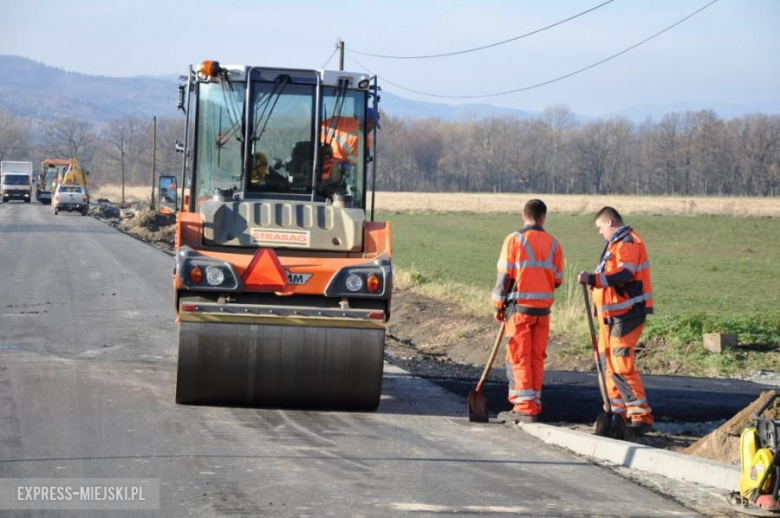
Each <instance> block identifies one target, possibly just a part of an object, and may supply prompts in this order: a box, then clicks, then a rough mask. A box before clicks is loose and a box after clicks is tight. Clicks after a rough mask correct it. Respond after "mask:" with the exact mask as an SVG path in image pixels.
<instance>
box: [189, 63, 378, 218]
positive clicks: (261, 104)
mask: <svg viewBox="0 0 780 518" xmlns="http://www.w3.org/2000/svg"><path fill="white" fill-rule="evenodd" d="M300 77H302V76H299V77H296V79H292V78H291V76H290V75H288V74H287V73H286V72H285V71H269V70H265V69H263V71H262V72H260V73H258V78H257V79H255V80H254V81H252V87H251V91H250V99H249V114H248V115H249V120H250V124H249V127H248V128H245V127H244V126H245V124H246V118H247V112H246V110H245V108H244V100H245V99H246V83H243V82H238V83H229V82H227V81H221V82H218V83H200V84H199V87H198V88H199V95H198V105H197V106H198V111H197V118H196V128H197V129H196V138H195V167H196V171H197V174H196V181H195V200H196V202H195V203H196V206H199V205H200V204H201V203H202V202H203V201H204V200H205V199H208V198H209V197H211V196H212V195H213V194H214V191H215V189H233V190H234V193H239V194H240V197H242V198H250V199H251V198H279V199H298V198H304V199H314V200H315V201H317V200H318V201H326V200H327V199H328V198H333V197H334V196H335V195H341V196H343V197H346V198H347V200H351V203H352V205H353V206H356V207H363V206H364V204H365V201H364V198H365V169H366V156H367V150H368V146H370V144H371V141H370V137H367V136H366V92H364V91H355V90H348V89H346V88H340V87H332V86H328V87H323V89H322V95H323V97H322V99H321V110H322V114H321V120H322V126H321V128H317V131H315V128H314V120H315V117H314V112H315V105H316V88H317V86H316V83H314V82H308V83H307V82H306V79H303V80H301V79H300ZM317 141H319V143H320V149H319V164H318V167H317V171H316V174H314V152H315V149H314V146H313V142H317ZM245 142H246V146H247V149H246V150H247V152H248V155H247V158H248V164H246V167H244V150H245V147H244V146H245ZM245 171H247V172H248V173H249V174H244V172H245Z"/></svg>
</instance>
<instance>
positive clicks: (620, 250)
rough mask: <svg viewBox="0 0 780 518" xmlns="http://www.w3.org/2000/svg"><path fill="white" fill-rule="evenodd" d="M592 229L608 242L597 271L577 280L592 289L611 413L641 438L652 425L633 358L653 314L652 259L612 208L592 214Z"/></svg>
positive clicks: (642, 242)
mask: <svg viewBox="0 0 780 518" xmlns="http://www.w3.org/2000/svg"><path fill="white" fill-rule="evenodd" d="M596 228H597V229H598V231H599V234H601V236H602V237H603V238H604V239H605V240H606V241H607V243H606V245H605V246H604V251H603V252H602V254H601V261H600V262H599V265H598V267H597V268H596V272H595V273H589V272H580V273H579V275H578V276H577V280H578V281H579V282H580V283H581V284H588V285H590V286H592V287H593V302H594V304H595V306H596V315H597V316H598V317H599V318H598V321H599V358H600V361H601V362H602V365H603V366H604V367H605V368H604V372H605V374H606V378H607V379H606V382H607V394H608V396H609V401H610V407H611V410H612V413H613V414H617V415H620V416H622V417H623V419H624V420H626V421H627V423H626V424H627V427H626V430H627V432H628V433H630V434H633V435H634V436H640V435H643V434H644V433H646V432H648V431H649V430H651V429H652V425H653V415H652V414H651V409H650V405H649V404H648V402H647V396H646V394H645V388H644V385H643V384H642V378H641V377H640V375H639V371H638V370H636V354H635V348H636V344H637V342H638V341H639V337H640V336H641V335H642V331H643V330H644V328H645V319H646V318H647V315H649V314H651V313H652V312H653V287H652V284H651V282H650V260H649V258H648V255H647V249H646V248H645V243H644V241H642V238H640V237H639V235H637V233H636V232H634V231H633V230H632V229H631V227H629V226H627V225H626V224H625V223H623V218H621V217H620V214H619V213H618V211H617V210H615V209H614V208H612V207H604V208H603V209H601V210H600V211H599V212H598V213H597V214H596Z"/></svg>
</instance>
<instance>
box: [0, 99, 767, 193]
mask: <svg viewBox="0 0 780 518" xmlns="http://www.w3.org/2000/svg"><path fill="white" fill-rule="evenodd" d="M381 122H382V129H381V130H380V134H379V138H378V142H377V146H378V153H377V154H378V157H377V169H378V173H379V174H378V176H377V188H378V189H380V190H389V191H459V192H537V193H554V194H563V193H569V194H638V195H650V194H653V195H689V196H690V195H703V196H711V195H716V196H721V195H722V196H778V195H780V115H766V114H753V115H748V116H745V117H740V118H734V119H729V120H724V119H721V118H720V117H718V115H716V114H715V113H714V112H712V111H698V112H693V111H688V112H682V113H671V114H667V115H665V116H664V117H663V118H661V119H660V120H658V121H656V120H654V119H652V118H648V119H647V120H645V121H643V122H642V123H640V124H634V123H632V122H630V121H629V120H628V119H625V118H619V117H617V118H612V119H608V120H597V121H592V122H586V123H584V124H578V123H577V122H576V120H575V118H574V116H573V114H572V113H571V112H570V111H569V109H568V108H567V107H565V106H561V105H556V106H551V107H548V108H547V109H545V110H544V111H543V112H542V113H541V114H540V115H539V116H538V117H536V118H531V119H524V120H518V119H516V118H512V117H505V118H486V119H479V120H473V121H467V122H445V121H442V120H439V119H417V120H409V119H401V118H397V117H393V116H390V115H387V114H383V116H382V121H381ZM183 126H184V120H183V117H170V118H168V117H163V118H158V119H157V146H156V164H155V169H156V174H157V175H160V174H176V175H178V174H179V172H180V171H181V158H182V157H181V154H180V153H176V151H175V149H174V143H175V141H176V140H177V139H178V140H181V139H182V136H183V133H184V129H183ZM152 135H153V126H152V120H151V119H150V118H141V117H138V116H123V117H118V118H115V119H112V120H110V121H108V122H105V123H93V122H89V121H85V120H80V119H75V118H65V119H60V120H56V121H48V122H44V121H40V120H37V119H31V118H27V117H21V116H15V115H13V114H12V113H10V112H0V160H30V161H32V162H33V163H34V164H36V168H38V167H39V166H40V163H41V161H42V160H43V159H44V158H46V157H52V158H70V157H78V158H79V160H80V161H81V163H82V164H83V165H84V166H85V167H86V168H87V169H88V170H90V171H91V175H90V182H97V183H119V182H120V181H121V179H122V162H124V179H125V183H126V184H129V185H147V184H150V183H151V168H152V149H153V146H152Z"/></svg>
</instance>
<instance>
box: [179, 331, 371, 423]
mask: <svg viewBox="0 0 780 518" xmlns="http://www.w3.org/2000/svg"><path fill="white" fill-rule="evenodd" d="M384 343H385V330H384V329H351V328H336V327H296V326H279V325H257V324H227V323H202V322H181V323H180V324H179V361H178V372H177V377H176V402H177V403H180V404H195V405H218V406H251V407H288V408H329V409H344V410H376V408H377V407H378V406H379V398H380V395H381V391H382V368H383V361H384Z"/></svg>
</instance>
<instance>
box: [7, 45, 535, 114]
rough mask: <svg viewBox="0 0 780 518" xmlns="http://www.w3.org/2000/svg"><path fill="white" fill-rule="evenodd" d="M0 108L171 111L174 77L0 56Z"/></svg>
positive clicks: (479, 108)
mask: <svg viewBox="0 0 780 518" xmlns="http://www.w3.org/2000/svg"><path fill="white" fill-rule="evenodd" d="M0 69H2V70H4V71H5V74H4V79H3V81H2V82H0V110H6V111H10V112H12V113H14V114H16V115H21V116H27V117H31V118H33V119H41V120H49V119H60V118H64V117H77V118H80V119H86V120H94V121H106V120H109V119H111V118H114V117H118V116H122V115H128V114H134V115H141V116H148V117H151V116H152V115H158V116H166V115H175V114H176V101H177V95H178V92H177V89H176V85H177V84H178V80H177V78H178V76H177V75H175V74H168V75H165V76H160V77H149V76H137V77H129V78H120V77H106V76H92V75H87V74H81V73H78V72H67V71H65V70H63V69H61V68H56V67H51V66H48V65H45V64H43V63H39V62H37V61H33V60H30V59H27V58H23V57H19V56H2V55H0ZM382 110H383V111H384V112H385V113H388V114H390V115H393V116H395V117H402V118H428V117H436V118H439V119H442V120H445V121H464V120H470V119H481V118H485V117H516V118H518V119H527V118H531V117H535V116H537V115H538V113H535V112H527V111H523V110H515V109H512V108H502V107H498V106H492V105H489V104H466V105H460V106H452V105H449V104H443V103H433V102H425V101H412V100H409V99H404V98H403V97H399V96H397V95H394V94H391V93H388V92H382Z"/></svg>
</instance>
